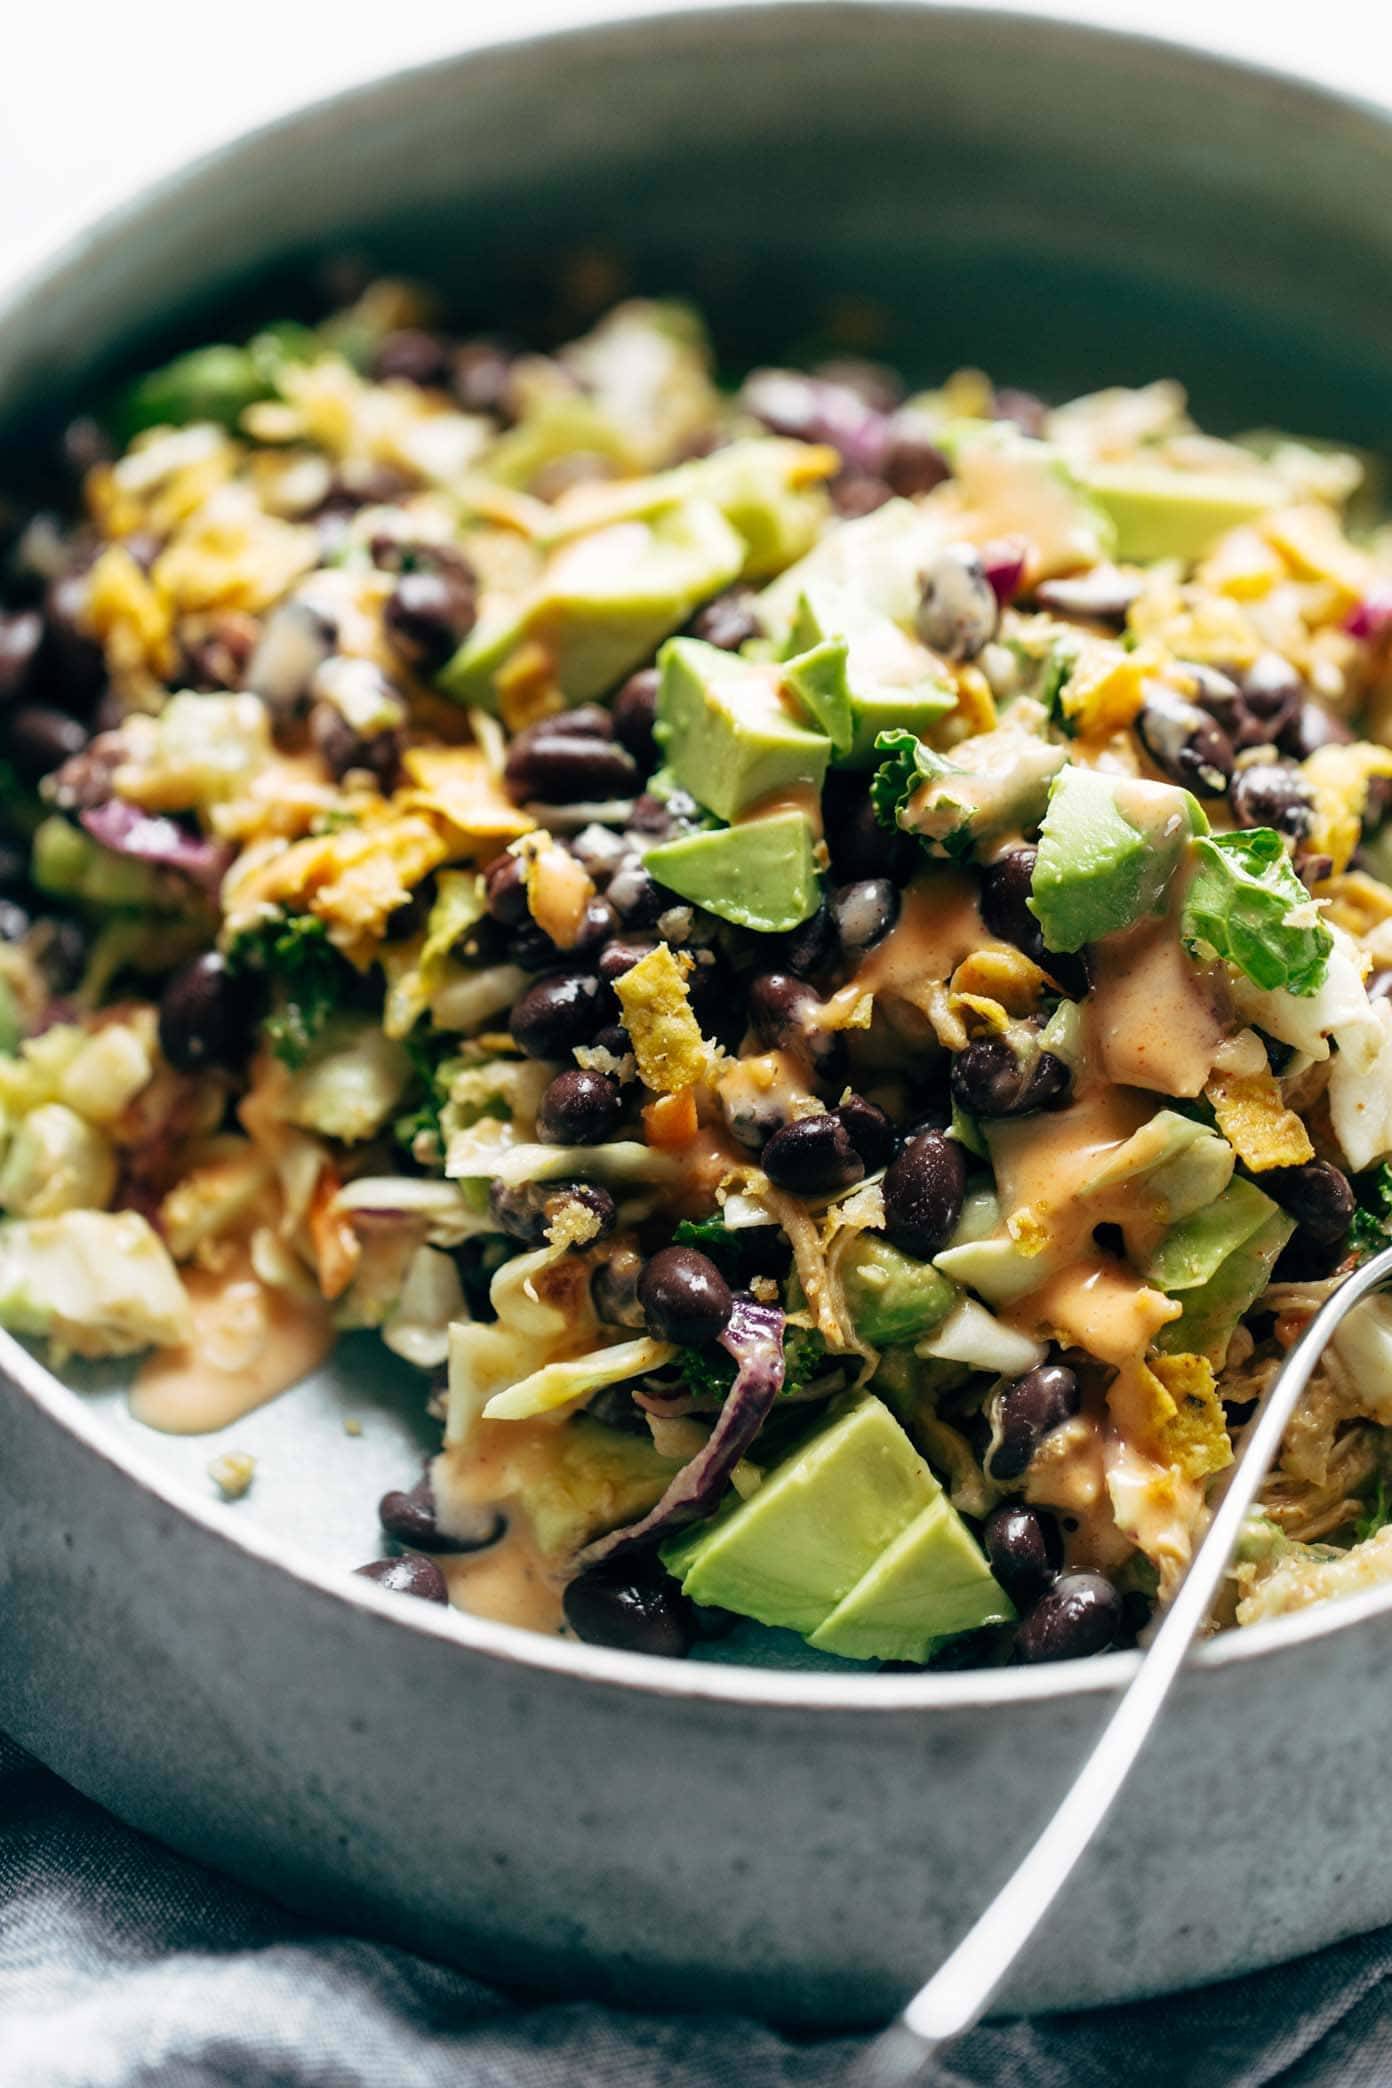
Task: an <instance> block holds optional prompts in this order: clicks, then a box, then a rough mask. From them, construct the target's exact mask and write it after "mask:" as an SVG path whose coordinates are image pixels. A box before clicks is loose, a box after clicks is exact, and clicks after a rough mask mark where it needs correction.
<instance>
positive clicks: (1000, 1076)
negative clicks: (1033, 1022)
mask: <svg viewBox="0 0 1392 2088" xmlns="http://www.w3.org/2000/svg"><path fill="white" fill-rule="evenodd" d="M951 1079H952V1093H953V1096H954V1097H955V1099H956V1101H957V1102H958V1103H959V1104H960V1106H961V1107H962V1108H963V1109H965V1110H966V1111H967V1112H968V1114H969V1115H971V1116H981V1117H1013V1116H1025V1115H1027V1114H1028V1113H1029V1112H1030V1111H1031V1110H1034V1109H1051V1108H1054V1107H1056V1106H1057V1105H1058V1104H1059V1103H1061V1102H1063V1101H1064V1100H1066V1098H1067V1095H1068V1090H1069V1086H1070V1084H1071V1081H1072V1075H1071V1074H1070V1072H1069V1070H1068V1067H1067V1066H1066V1065H1065V1064H1064V1062H1063V1060H1062V1059H1060V1058H1055V1056H1054V1054H1053V1052H1052V1051H1041V1050H1039V1049H1038V1047H1037V1046H1034V1045H1032V1044H1027V1043H1024V1042H1019V1043H1017V1042H1016V1041H1015V1040H1013V1039H1011V1038H1009V1037H1001V1036H993V1037H977V1038H976V1039H975V1040H974V1041H973V1042H972V1043H970V1044H968V1046H967V1048H966V1050H965V1051H960V1052H958V1054H957V1056H956V1058H954V1059H953V1061H952V1076H951Z"/></svg>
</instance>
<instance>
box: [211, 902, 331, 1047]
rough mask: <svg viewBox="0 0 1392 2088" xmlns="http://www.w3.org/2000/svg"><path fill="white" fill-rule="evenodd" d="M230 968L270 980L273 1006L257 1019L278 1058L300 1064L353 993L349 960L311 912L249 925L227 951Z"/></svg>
mask: <svg viewBox="0 0 1392 2088" xmlns="http://www.w3.org/2000/svg"><path fill="white" fill-rule="evenodd" d="M227 956H228V963H229V964H230V965H231V967H232V969H233V970H234V971H252V972H260V973H262V974H263V975H264V976H265V978H266V979H267V980H268V981H269V982H270V986H271V994H272V1006H271V1011H270V1013H269V1014H268V1015H267V1016H266V1018H265V1021H264V1023H263V1025H262V1027H263V1029H264V1032H265V1036H266V1041H267V1043H268V1044H269V1045H270V1047H271V1049H272V1051H273V1052H274V1053H275V1055H276V1057H277V1058H278V1059H283V1060H284V1062H285V1064H286V1065H287V1066H290V1067H292V1068H293V1067H296V1066H302V1065H303V1064H304V1062H305V1060H306V1059H307V1058H308V1056H309V1054H310V1052H311V1050H312V1049H313V1047H314V1045H315V1043H316V1041H317V1040H318V1038H319V1036H320V1034H321V1033H322V1031H323V1029H324V1027H325V1025H326V1023H327V1022H328V1021H329V1018H330V1017H331V1016H333V1015H336V1014H338V1013H339V1011H340V1010H341V1009H343V1008H345V1007H349V1006H351V1005H352V1004H353V1002H354V1000H355V999H356V994H357V987H358V980H357V975H356V974H355V972H354V971H353V968H352V966H351V965H350V964H349V963H348V961H347V959H346V958H345V957H342V956H340V954H339V952H338V951H337V950H336V949H335V948H334V946H333V944H332V943H331V942H330V941H329V938H328V932H327V930H326V929H325V927H324V923H323V922H322V921H318V920H316V919H315V918H314V916H313V915H312V914H287V915H283V916H281V917H280V918H278V919H276V920H273V921H267V922H265V923H263V924H262V925H260V926H258V927H256V928H248V929H245V930H244V931H243V933H242V934H241V935H239V936H238V937H237V939H236V941H235V942H234V943H233V944H232V946H231V948H230V949H229V951H228V953H227Z"/></svg>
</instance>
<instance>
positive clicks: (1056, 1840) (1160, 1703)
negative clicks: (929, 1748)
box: [853, 1247, 1392, 2088]
mask: <svg viewBox="0 0 1392 2088" xmlns="http://www.w3.org/2000/svg"><path fill="white" fill-rule="evenodd" d="M1389 1279H1392V1247H1384V1248H1383V1249H1382V1251H1381V1252H1380V1253H1378V1254H1375V1255H1373V1256H1372V1258H1371V1259H1370V1260H1369V1261H1366V1262H1365V1263H1364V1264H1363V1266H1362V1268H1360V1269H1357V1270H1355V1272H1354V1273H1353V1275H1351V1276H1348V1277H1346V1278H1345V1279H1344V1281H1343V1283H1341V1284H1340V1286H1339V1288H1338V1290H1337V1291H1335V1292H1334V1293H1333V1295H1332V1296H1331V1297H1329V1298H1327V1299H1326V1300H1325V1302H1324V1304H1323V1305H1322V1306H1321V1307H1320V1309H1319V1311H1318V1312H1317V1313H1316V1314H1315V1316H1314V1318H1313V1319H1312V1320H1311V1322H1310V1324H1309V1326H1308V1327H1307V1328H1306V1329H1305V1332H1304V1333H1303V1334H1302V1335H1301V1337H1300V1339H1299V1340H1298V1341H1297V1342H1296V1344H1295V1346H1294V1348H1293V1349H1292V1350H1291V1352H1290V1354H1289V1355H1288V1356H1287V1357H1286V1360H1285V1362H1284V1363H1283V1364H1282V1366H1281V1368H1280V1370H1279V1371H1278V1372H1277V1374H1276V1376H1275V1377H1274V1378H1273V1379H1272V1381H1271V1383H1270V1385H1269V1386H1268V1387H1267V1389H1266V1392H1265V1393H1264V1394H1263V1396H1262V1399H1261V1401H1260V1403H1259V1405H1258V1407H1257V1409H1256V1411H1255V1413H1254V1414H1253V1416H1252V1418H1251V1420H1250V1421H1249V1423H1248V1425H1247V1430H1246V1434H1245V1437H1244V1440H1243V1444H1242V1450H1241V1453H1240V1455H1239V1456H1238V1458H1237V1460H1236V1462H1235V1463H1234V1464H1233V1465H1232V1466H1231V1467H1230V1469H1229V1471H1228V1474H1227V1481H1226V1484H1225V1485H1224V1486H1223V1488H1222V1490H1221V1493H1220V1496H1219V1498H1218V1501H1217V1505H1216V1506H1215V1508H1214V1511H1213V1517H1212V1520H1211V1522H1210V1523H1209V1526H1208V1529H1207V1531H1206V1532H1205V1534H1204V1537H1203V1540H1202V1542H1201V1543H1200V1544H1199V1546H1198V1548H1197V1550H1196V1551H1195V1553H1194V1556H1193V1558H1192V1559H1191V1561H1190V1563H1189V1567H1188V1570H1187V1572H1186V1573H1185V1576H1184V1579H1183V1581H1182V1582H1181V1583H1180V1586H1179V1588H1178V1590H1177V1591H1176V1593H1175V1595H1174V1597H1173V1599H1172V1600H1171V1602H1170V1605H1169V1608H1168V1609H1167V1610H1166V1612H1165V1615H1164V1617H1163V1619H1162V1621H1161V1623H1160V1626H1159V1629H1158V1630H1157V1631H1156V1633H1155V1636H1154V1638H1153V1639H1152V1640H1151V1642H1150V1645H1149V1647H1148V1648H1147V1650H1146V1652H1145V1654H1144V1656H1143V1657H1142V1660H1141V1663H1140V1665H1139V1667H1138V1668H1137V1669H1136V1672H1135V1674H1134V1675H1133V1677H1132V1679H1131V1682H1130V1685H1129V1687H1128V1688H1127V1689H1126V1691H1125V1693H1124V1694H1123V1696H1122V1698H1121V1701H1120V1702H1119V1703H1118V1705H1117V1707H1116V1709H1115V1711H1113V1713H1112V1715H1111V1717H1110V1718H1109V1719H1108V1720H1107V1723H1106V1725H1105V1726H1104V1727H1103V1729H1102V1733H1101V1736H1100V1738H1099V1739H1098V1740H1097V1742H1096V1744H1095V1746H1094V1747H1093V1749H1092V1752H1091V1753H1090V1754H1089V1755H1088V1756H1087V1758H1086V1760H1085V1761H1084V1763H1083V1765H1082V1768H1081V1769H1080V1770H1079V1771H1078V1774H1077V1776H1076V1777H1075V1778H1074V1780H1073V1782H1072V1784H1071V1785H1070V1787H1069V1789H1068V1791H1067V1792H1066V1793H1065V1795H1064V1797H1063V1798H1062V1799H1061V1800H1060V1802H1059V1805H1058V1807H1057V1809H1056V1810H1055V1811H1054V1813H1053V1814H1052V1816H1051V1817H1050V1819H1049V1820H1048V1821H1047V1823H1046V1824H1045V1826H1044V1827H1043V1829H1042V1830H1041V1832H1040V1834H1039V1837H1038V1839H1037V1840H1036V1841H1035V1843H1034V1845H1033V1847H1032V1848H1031V1849H1030V1850H1029V1851H1028V1852H1027V1854H1026V1855H1025V1856H1024V1858H1023V1859H1022V1861H1021V1862H1020V1864H1019V1865H1018V1866H1017V1868H1016V1869H1015V1871H1014V1872H1013V1873H1012V1874H1011V1876H1010V1877H1009V1878H1008V1879H1007V1880H1006V1882H1005V1884H1004V1885H1003V1886H1002V1887H1001V1889H1000V1891H999V1892H998V1893H997V1894H996V1896H995V1898H994V1899H993V1900H992V1901H991V1903H990V1905H989V1906H988V1907H987V1908H986V1910H985V1912H984V1913H983V1914H981V1915H980V1916H979V1917H978V1919H977V1920H976V1922H975V1923H974V1924H973V1926H972V1927H971V1928H970V1929H968V1931H967V1933H966V1935H965V1936H964V1937H963V1938H962V1940H961V1942H960V1943H959V1944H958V1945H957V1947H956V1949H955V1950H954V1951H953V1952H952V1954H951V1956H950V1957H948V1958H947V1959H946V1960H945V1961H944V1962H943V1964H942V1965H940V1966H939V1968H938V1970H937V1971H936V1972H935V1973H934V1974H933V1976H932V1978H931V1979H930V1980H929V1981H928V1983H927V1985H926V1986H923V1987H921V1988H920V1989H919V1991H918V1993H916V1994H915V1995H914V1998H913V2000H912V2001H910V2003H909V2005H908V2007H907V2008H906V2009H905V2010H904V2012H903V2014H902V2015H901V2016H899V2017H898V2019H897V2020H896V2021H895V2022H894V2023H892V2024H891V2025H890V2026H889V2028H888V2029H887V2030H885V2031H884V2032H882V2033H881V2035H880V2036H879V2037H877V2038H876V2039H875V2041H874V2043H873V2044H871V2045H870V2046H868V2047H867V2049H866V2051H865V2052H864V2053H863V2054H862V2055H861V2058H860V2060H859V2061H858V2062H857V2064H856V2066H855V2068H854V2072H853V2080H854V2081H855V2082H856V2083H858V2084H860V2088H905V2084H907V2083H910V2082H915V2081H926V2080H930V2079H931V2078H932V2075H931V2073H930V2072H929V2068H930V2066H931V2062H932V2060H933V2057H934V2055H935V2054H937V2053H939V2052H941V2051H942V2050H943V2048H944V2046H946V2045H948V2044H951V2043H952V2042H953V2040H954V2039H955V2038H958V2037H961V2036H962V2034H963V2032H964V2031H967V2030H970V2028H971V2027H972V2025H973V2023H975V2022H977V2021H978V2020H979V2019H980V2017H981V2016H982V2015H984V2014H985V2012H986V2009H987V2007H988V2006H989V2004H990V2001H991V1998H992V1996H993V1995H994V1994H995V1993H996V1992H997V1991H998V1989H999V1987H1000V1985H1001V1982H1002V1981H1003V1980H1004V1978H1005V1976H1006V1974H1007V1973H1008V1972H1009V1971H1010V1968H1011V1967H1012V1965H1013V1964H1014V1963H1015V1961H1016V1959H1017V1958H1018V1957H1019V1956H1020V1954H1021V1952H1022V1951H1023V1950H1024V1949H1025V1948H1026V1946H1027V1945H1028V1943H1029V1941H1030V1938H1031V1937H1032V1936H1033V1935H1034V1932H1035V1930H1036V1929H1037V1928H1038V1927H1039V1924H1040V1922H1041V1921H1042V1920H1043V1919H1044V1916H1045V1915H1046V1914H1047V1913H1048V1911H1049V1909H1050V1908H1051V1907H1052V1906H1053V1904H1054V1901H1055V1900H1056V1899H1057V1898H1058V1896H1059V1894H1060V1892H1061V1891H1062V1890H1063V1888H1064V1886H1065V1885H1066V1884H1067V1882H1068V1880H1069V1878H1070V1877H1071V1876H1072V1874H1073V1871H1074V1869H1075V1867H1076V1865H1077V1864H1078V1862H1079V1860H1080V1858H1081V1857H1082V1855H1083V1853H1084V1851H1085V1850H1086V1849H1087V1848H1088V1846H1089V1845H1090V1843H1091V1842H1092V1840H1093V1838H1094V1836H1095V1835H1096V1834H1097V1833H1098V1831H1099V1830H1100V1828H1101V1827H1102V1825H1103V1822H1104V1821H1105V1820H1106V1818H1107V1815H1108V1813H1109V1812H1110V1811H1111V1809H1112V1806H1113V1805H1114V1804H1115V1803H1116V1800H1117V1797H1118V1795H1119V1794H1120V1792H1121V1789H1122V1786H1123V1785H1124V1784H1125V1782H1126V1779H1127V1777H1128V1776H1129V1775H1130V1774H1131V1771H1132V1769H1133V1768H1134V1767H1135V1765H1136V1762H1137V1759H1138V1757H1139V1756H1140V1753H1141V1750H1142V1749H1143V1748H1144V1746H1145V1744H1146V1742H1147V1740H1148V1739H1149V1738H1150V1735H1151V1732H1152V1730H1153V1728H1154V1726H1155V1723H1156V1720H1157V1719H1158V1717H1159V1715H1160V1712H1161V1711H1162V1709H1163V1708H1164V1704H1165V1699H1166V1698H1167V1697H1168V1695H1169V1693H1170V1690H1171V1688H1172V1687H1173V1684H1174V1681H1175V1678H1176V1676H1177V1675H1178V1674H1179V1671H1180V1669H1181V1668H1182V1667H1183V1665H1184V1661H1185V1658H1186V1656H1187V1654H1188V1652H1189V1648H1190V1646H1191V1644H1192V1642H1193V1640H1194V1638H1195V1636H1196V1635H1197V1633H1198V1632H1200V1631H1201V1630H1202V1629H1203V1625H1204V1621H1205V1619H1206V1618H1207V1616H1208V1613H1209V1611H1210V1609H1211V1608H1212V1606H1213V1600H1214V1597H1215V1596H1216V1595H1217V1593H1218V1588H1219V1584H1220V1582H1221V1581H1222V1578H1223V1574H1224V1572H1225V1570H1226V1568H1227V1563H1228V1560H1229V1558H1230V1557H1231V1554H1232V1550H1233V1546H1234V1545H1235V1544H1236V1543H1237V1539H1238V1535H1239V1533H1240V1531H1241V1528H1242V1523H1243V1519H1244V1517H1245V1516H1246V1515H1247V1513H1248V1511H1249V1509H1250V1508H1251V1507H1252V1504H1253V1502H1254V1501H1255V1500H1256V1498H1257V1494H1258V1492H1259V1491H1260V1488H1261V1484H1262V1481H1263V1479H1264V1478H1265V1477H1266V1474H1267V1470H1268V1468H1269V1466H1270V1465H1271V1463H1272V1460H1273V1459H1274V1458H1275V1456H1276V1453H1277V1451H1278V1450H1279V1449H1280V1447H1281V1438H1282V1436H1283V1435H1284V1434H1285V1432H1286V1423H1287V1422H1288V1421H1289V1420H1290V1417H1291V1415H1292V1413H1293V1412H1294V1411H1295V1407H1296V1403H1297V1401H1298V1400H1299V1398H1300V1395H1301V1394H1302V1392H1304V1390H1305V1387H1306V1386H1307V1385H1308V1383H1309V1381H1310V1378H1311V1375H1312V1374H1313V1372H1314V1369H1315V1365H1316V1364H1317V1363H1318V1362H1319V1359H1320V1357H1321V1355H1322V1354H1323V1352H1324V1348H1325V1345H1326V1343H1327V1342H1328V1340H1329V1338H1330V1336H1331V1334H1333V1332H1334V1331H1335V1329H1336V1328H1337V1327H1338V1325H1339V1324H1340V1322H1341V1321H1342V1320H1343V1319H1344V1318H1345V1316H1346V1315H1347V1314H1348V1313H1349V1312H1350V1311H1351V1310H1352V1309H1353V1307H1354V1306H1355V1305H1357V1304H1358V1303H1359V1302H1360V1300H1361V1299H1363V1298H1366V1297H1367V1296H1368V1294H1369V1292H1370V1291H1375V1290H1377V1289H1378V1288H1379V1286H1380V1285H1381V1284H1384V1283H1386V1282H1388V1281H1389Z"/></svg>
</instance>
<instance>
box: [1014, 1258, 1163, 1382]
mask: <svg viewBox="0 0 1392 2088" xmlns="http://www.w3.org/2000/svg"><path fill="white" fill-rule="evenodd" d="M1179 1313H1180V1307H1179V1305H1178V1304H1177V1303H1176V1302H1175V1300H1174V1299H1173V1298H1167V1297H1165V1295H1164V1294H1163V1292H1161V1291H1157V1290H1152V1289H1151V1288H1150V1286H1149V1285H1148V1284H1145V1283H1142V1281H1141V1279H1140V1278H1139V1276H1133V1275H1132V1274H1131V1272H1130V1271H1129V1270H1128V1269H1126V1268H1123V1266H1122V1265H1121V1263H1120V1262H1115V1261H1110V1260H1109V1259H1108V1258H1107V1257H1106V1256H1105V1255H1102V1254H1085V1255H1082V1256H1080V1258H1079V1259H1078V1260H1077V1261H1076V1262H1073V1263H1070V1265H1069V1266H1068V1267H1067V1268H1066V1269H1059V1270H1058V1271H1057V1272H1056V1273H1055V1274H1054V1275H1052V1276H1048V1277H1046V1278H1045V1280H1044V1281H1043V1283H1041V1284H1040V1286H1039V1288H1038V1289H1037V1290H1032V1291H1030V1292H1029V1293H1028V1295H1027V1296H1025V1297H1023V1298H1020V1299H1017V1301H1016V1302H1015V1303H1014V1304H1013V1305H1011V1306H1009V1307H1007V1309H1006V1310H1005V1311H1004V1312H1002V1314H1001V1318H1002V1319H1003V1320H1005V1321H1006V1323H1007V1324H1008V1325H1010V1326H1014V1327H1018V1328H1019V1330H1020V1332H1021V1333H1022V1334H1028V1335H1030V1336H1031V1338H1032V1339H1034V1340H1047V1339H1048V1338H1049V1336H1050V1335H1052V1336H1053V1337H1054V1338H1055V1339H1056V1340H1058V1341H1059V1342H1060V1343H1061V1345H1062V1346H1063V1347H1065V1348H1070V1347H1077V1348H1082V1349H1086V1350H1087V1351H1088V1353H1089V1354H1090V1355H1093V1356H1096V1357H1097V1359H1098V1361H1099V1362H1102V1363H1110V1364H1111V1365H1112V1366H1113V1367H1114V1368H1115V1369H1117V1370H1118V1371H1121V1372H1124V1369H1125V1366H1126V1365H1128V1364H1132V1363H1135V1362H1137V1361H1139V1359H1140V1357H1142V1356H1143V1355H1144V1354H1145V1352H1146V1350H1147V1349H1148V1348H1149V1347H1150V1344H1151V1342H1152V1341H1153V1340H1154V1339H1155V1336H1156V1335H1157V1334H1158V1333H1159V1331H1160V1329H1161V1328H1162V1327H1163V1326H1165V1325H1166V1324H1167V1323H1168V1322H1169V1321H1170V1320H1172V1319H1178V1317H1179ZM1119 1382H1120V1379H1118V1383H1119ZM1109 1399H1110V1395H1109ZM1113 1411H1114V1413H1115V1408H1113Z"/></svg>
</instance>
